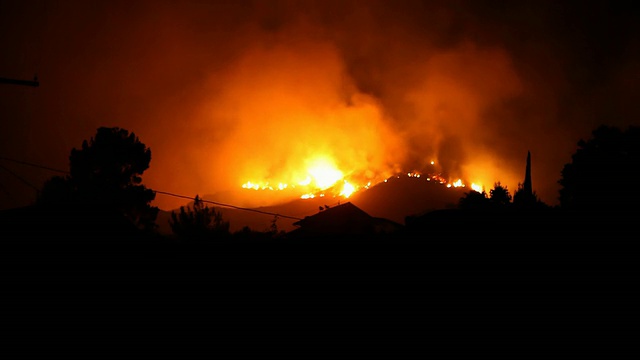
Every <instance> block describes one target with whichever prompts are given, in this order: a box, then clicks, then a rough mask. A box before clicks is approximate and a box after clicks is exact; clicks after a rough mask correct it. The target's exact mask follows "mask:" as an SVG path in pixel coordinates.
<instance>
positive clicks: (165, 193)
mask: <svg viewBox="0 0 640 360" xmlns="http://www.w3.org/2000/svg"><path fill="white" fill-rule="evenodd" d="M0 159H2V160H8V161H12V162H15V163H18V164H22V165H27V166H32V167H35V168H39V169H44V170H48V171H54V172H59V173H63V174H69V173H70V172H69V171H66V170H60V169H55V168H52V167H48V166H44V165H39V164H34V163H31V162H27V161H21V160H16V159H11V158H7V157H4V156H0ZM0 167H2V168H3V169H5V170H6V171H8V172H9V173H11V174H12V175H13V176H15V177H17V178H18V179H20V180H21V181H22V182H23V183H25V184H27V185H28V186H30V187H32V188H33V189H35V190H36V191H39V190H38V188H37V187H35V186H33V185H32V184H30V183H29V182H28V181H26V180H25V179H23V178H21V177H20V176H18V175H17V174H15V173H13V172H12V171H10V170H9V169H7V168H6V167H4V166H2V165H0ZM153 192H155V193H157V194H162V195H168V196H173V197H177V198H181V199H189V200H195V198H193V197H191V196H186V195H180V194H175V193H171V192H167V191H160V190H153ZM202 202H205V203H208V204H213V205H218V206H223V207H228V208H232V209H237V210H243V211H252V212H255V213H259V214H265V215H272V216H278V217H281V218H286V219H293V220H302V218H299V217H295V216H288V215H282V214H278V213H272V212H268V211H262V210H258V209H251V208H246V207H241V206H236V205H231V204H225V203H220V202H215V201H210V200H202Z"/></svg>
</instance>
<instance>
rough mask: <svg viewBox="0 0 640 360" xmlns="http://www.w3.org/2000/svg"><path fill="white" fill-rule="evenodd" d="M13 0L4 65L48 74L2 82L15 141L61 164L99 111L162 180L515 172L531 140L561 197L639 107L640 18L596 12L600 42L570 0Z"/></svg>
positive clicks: (234, 185)
mask: <svg viewBox="0 0 640 360" xmlns="http://www.w3.org/2000/svg"><path fill="white" fill-rule="evenodd" d="M10 5H11V6H8V5H2V7H1V8H0V9H2V10H3V11H0V13H2V14H3V15H2V16H3V17H2V19H4V20H5V21H3V22H2V25H1V26H2V28H0V29H1V30H2V31H0V33H2V34H12V35H11V41H7V42H6V43H7V47H6V50H7V51H6V52H5V54H13V55H15V56H14V57H9V56H8V55H7V56H5V57H4V58H2V66H3V69H4V70H5V71H6V73H5V74H3V75H6V76H13V77H18V78H30V77H32V76H33V73H34V72H36V73H38V75H39V78H40V81H41V86H40V87H39V88H38V89H37V90H36V91H31V90H32V89H16V88H7V87H5V88H2V90H1V91H2V93H1V95H2V99H3V100H2V105H3V108H4V109H6V112H5V113H6V114H9V115H10V116H11V117H12V118H13V119H16V121H14V122H12V125H11V126H9V125H8V123H6V124H7V125H6V126H5V128H3V130H5V131H3V132H2V134H3V135H2V151H3V153H4V154H5V155H6V156H8V157H13V158H20V159H25V160H30V161H33V162H38V163H42V164H47V165H49V166H52V167H58V168H65V167H67V165H68V162H67V160H68V154H69V151H70V150H71V148H73V147H79V146H80V144H81V143H82V140H84V139H87V138H89V137H90V136H92V135H94V134H95V130H96V129H97V127H99V126H120V127H123V128H126V129H128V130H130V131H133V132H135V133H136V135H138V136H139V137H140V139H141V140H142V141H143V142H145V143H146V144H147V145H148V146H149V147H150V148H151V150H152V162H151V167H150V169H149V170H148V171H147V172H146V173H145V174H144V176H143V180H144V183H145V184H146V185H148V186H149V187H151V188H154V189H158V190H163V191H170V192H175V193H180V194H186V195H189V196H193V195H195V194H200V195H203V194H211V195H216V196H217V198H218V199H219V200H228V201H229V202H231V201H233V202H237V203H238V204H239V205H252V204H251V202H250V201H249V200H252V198H251V197H249V198H243V197H242V194H247V192H243V191H240V189H241V185H242V184H243V183H244V182H246V181H256V182H264V181H270V182H272V183H274V182H281V181H282V182H287V181H295V180H296V179H300V178H301V177H304V176H305V173H304V172H305V171H306V169H305V166H307V165H308V162H309V161H313V159H314V158H317V157H319V156H320V157H322V156H325V157H328V158H330V159H331V161H333V162H334V165H335V166H336V167H337V168H339V169H340V170H341V171H342V172H343V173H344V175H345V176H347V177H349V176H352V177H354V178H358V179H359V180H363V181H366V180H367V179H379V178H381V177H384V176H387V175H389V174H391V173H393V172H395V171H400V170H401V171H414V170H417V171H435V172H441V173H442V174H443V176H445V177H447V178H449V179H451V180H455V179H457V178H461V179H463V181H464V182H466V183H472V182H474V183H480V184H482V185H484V186H485V188H486V190H487V191H488V190H489V189H490V188H491V187H492V186H493V184H494V182H498V181H500V182H501V183H502V184H503V185H507V186H508V189H509V190H511V191H515V190H516V189H517V186H518V183H519V182H521V181H523V177H524V168H525V160H526V154H527V151H529V150H530V151H531V153H532V160H533V170H532V175H533V188H534V190H536V191H537V193H538V195H539V196H540V197H541V199H542V200H544V201H545V202H547V203H550V204H555V203H556V198H557V190H558V185H557V181H558V179H559V177H560V171H561V168H562V166H563V165H564V164H565V163H567V162H569V161H570V155H571V153H572V152H573V151H574V150H575V148H576V143H577V141H578V140H579V139H580V138H584V137H588V136H589V134H590V131H591V130H592V129H593V128H595V126H597V125H598V124H599V123H601V122H606V121H609V120H610V121H611V122H612V123H614V124H616V125H621V124H625V123H628V122H629V121H628V120H625V116H628V115H629V114H628V113H624V111H623V110H620V109H623V108H625V105H626V106H627V107H629V106H628V105H629V104H633V101H634V100H633V99H635V97H634V95H633V94H634V92H633V90H637V89H638V81H637V76H636V77H634V78H629V77H628V76H625V75H626V74H628V73H629V72H631V73H635V74H637V72H638V71H637V69H638V67H637V65H635V64H637V63H635V62H633V61H632V60H630V59H637V55H638V53H639V51H638V46H637V45H636V46H635V47H634V46H630V44H633V42H631V39H632V38H630V37H629V36H627V37H624V36H623V34H626V33H631V34H635V32H631V30H634V29H635V30H637V25H624V26H627V27H623V25H618V24H617V23H616V24H613V23H606V24H603V23H597V24H596V25H597V28H598V29H600V30H602V29H605V28H606V29H613V30H615V34H614V35H616V36H615V37H612V39H616V41H611V42H609V43H608V45H607V46H606V47H602V46H600V44H601V43H600V42H598V41H597V38H598V37H597V36H594V31H597V29H596V30H590V29H591V28H592V25H593V24H594V22H590V21H587V20H583V19H585V18H589V17H588V16H587V17H583V16H582V15H585V14H582V15H581V14H580V13H576V11H574V10H575V9H572V5H571V4H570V3H568V4H564V5H560V4H556V3H554V2H550V3H545V2H543V3H539V4H535V5H533V4H509V3H504V4H503V3H498V4H492V5H491V6H487V5H485V4H480V3H477V2H464V1H462V2H457V1H454V2H437V1H434V2H425V1H375V0H374V1H234V2H227V1H219V2H218V1H213V2H212V1H180V2H178V1H149V2H145V1H135V2H129V1H123V2H119V1H93V2H88V1H78V2H75V1H71V2H54V3H51V2H46V1H31V2H30V1H24V2H19V3H18V2H16V3H15V4H10ZM581 8H582V10H581V11H582V12H584V13H587V12H589V14H591V18H593V16H595V15H593V14H597V13H607V11H611V10H612V8H611V7H609V6H605V5H600V8H598V9H596V10H598V11H597V12H594V13H591V12H590V11H592V10H593V9H585V8H584V6H581ZM616 11H617V13H626V12H625V11H624V9H622V10H616ZM27 19H35V20H37V21H35V22H33V26H27V27H25V26H24V23H25V22H26V21H27ZM9 20H11V21H9ZM14 20H21V21H14ZM622 23H623V24H633V22H622ZM635 23H637V22H635ZM565 24H570V25H565ZM630 26H631V27H633V26H635V27H633V28H632V29H630V28H629V27H630ZM596 35H597V34H596ZM600 36H604V35H600ZM5 37H6V35H5V36H3V39H5ZM636 44H637V43H636ZM623 50H624V51H623ZM607 55H610V56H607ZM625 55H629V56H631V57H630V59H627V58H625ZM584 59H590V60H589V61H585V62H583V61H582V60H584ZM616 59H617V60H616ZM625 59H627V60H625ZM614 61H616V62H614ZM634 79H635V80H634ZM607 94H613V96H612V97H608V98H606V99H607V100H606V101H603V99H605V95H607ZM632 115H633V114H632ZM635 115H637V114H635ZM7 134H10V135H7ZM431 161H434V162H435V163H434V165H431ZM3 180H4V178H3ZM29 191H30V190H29ZM238 194H240V195H238ZM263 200H264V199H261V201H263ZM181 203H182V201H181V200H180V199H174V198H169V197H162V196H158V198H157V205H158V206H160V207H161V208H164V209H171V208H175V207H177V206H179V205H181Z"/></svg>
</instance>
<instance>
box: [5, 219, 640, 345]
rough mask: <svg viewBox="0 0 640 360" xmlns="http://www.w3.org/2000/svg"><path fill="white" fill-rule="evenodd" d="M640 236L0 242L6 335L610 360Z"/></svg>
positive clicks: (633, 290) (51, 341)
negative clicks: (509, 352) (560, 354)
mask: <svg viewBox="0 0 640 360" xmlns="http://www.w3.org/2000/svg"><path fill="white" fill-rule="evenodd" d="M547 225H548V224H544V226H547ZM627 225H629V224H627ZM456 226H461V225H460V224H457V225H456ZM554 226H557V224H555V225H554ZM633 226H635V224H631V225H629V226H627V227H624V228H620V227H616V228H612V227H611V226H609V225H606V226H605V225H602V226H592V227H576V226H574V225H571V226H567V227H565V228H563V230H558V229H557V228H556V230H555V232H550V229H548V228H544V229H541V228H538V229H537V230H535V229H531V230H530V231H524V232H523V231H521V229H520V228H519V227H518V228H513V229H511V228H509V227H508V226H505V227H504V228H503V229H502V230H504V232H500V233H495V232H490V231H483V230H480V229H473V228H472V227H469V228H467V229H466V230H465V229H464V228H462V229H458V231H457V232H455V234H456V236H451V237H447V235H446V234H447V231H444V230H443V229H440V230H434V231H419V232H406V233H403V234H397V235H394V236H388V237H381V238H375V237H369V238H367V237H357V236H343V237H339V236H333V237H325V238H317V239H311V238H309V239H307V240H306V241H300V240H299V239H296V241H292V240H286V239H280V240H269V241H236V242H218V243H210V244H199V245H194V244H181V243H177V242H175V241H172V240H169V239H166V238H162V237H153V236H149V237H145V236H140V237H136V236H131V235H130V234H129V235H126V236H125V235H123V236H118V235H117V234H112V233H109V231H105V232H103V233H102V234H93V235H92V236H85V235H82V234H83V232H82V231H78V232H74V233H73V235H69V236H68V237H62V235H63V234H65V232H53V233H52V232H50V231H44V230H39V229H37V227H36V228H32V229H27V230H24V229H23V230H22V231H20V232H16V231H13V232H9V233H5V234H4V238H3V243H2V244H3V248H2V259H1V261H2V265H3V270H2V271H3V279H4V281H3V295H2V296H3V313H4V315H3V327H4V328H5V329H6V330H8V332H7V334H9V335H8V337H7V339H8V340H7V341H8V343H11V344H13V345H16V346H18V347H19V346H25V347H27V348H29V349H34V350H36V349H45V350H47V349H48V350H47V351H53V349H60V348H63V349H66V350H69V349H73V348H74V346H75V344H79V343H83V344H92V346H93V347H94V349H96V351H97V352H100V353H102V352H109V351H112V350H113V349H114V348H113V346H114V345H115V344H122V343H131V344H136V345H143V346H144V345H145V344H146V345H147V346H148V351H152V352H153V351H163V350H162V349H165V348H168V347H171V346H174V345H175V344H176V343H185V344H195V343H198V342H201V341H204V342H214V343H215V344H217V345H212V349H211V350H218V349H220V350H222V349H225V350H229V351H245V350H252V349H253V350H256V351H259V352H265V351H267V350H268V349H274V348H277V349H280V350H283V349H293V348H294V347H297V346H299V345H302V347H303V348H304V349H306V352H303V354H305V355H309V354H321V353H325V352H327V353H328V352H330V349H333V347H332V346H330V345H333V344H343V345H348V346H349V347H350V348H351V349H352V351H358V352H359V353H369V352H374V353H382V352H385V351H389V352H390V354H396V355H397V354H398V353H401V352H402V349H405V348H406V347H408V346H410V345H411V346H416V345H417V347H414V349H418V351H423V352H424V353H423V354H428V353H431V352H440V351H454V352H455V351H460V350H465V349H468V350H470V351H472V352H474V353H476V354H477V353H479V352H483V351H485V350H489V351H491V352H494V353H497V352H501V351H506V349H507V348H509V349H514V348H515V349H520V354H538V353H540V354H542V353H544V354H548V352H547V351H549V347H547V345H560V346H561V347H562V349H563V350H562V351H570V352H572V353H594V352H602V353H604V354H607V356H608V357H610V356H611V355H613V354H615V353H616V351H617V350H619V349H622V348H623V347H626V346H629V345H633V344H635V343H637V339H638V335H639V334H638V327H637V324H638V322H637V320H638V318H639V317H638V314H639V313H640V308H639V304H640V303H639V302H638V300H639V299H640V297H639V296H638V295H639V294H640V290H639V289H640V288H639V285H640V284H639V281H638V274H639V272H638V268H639V266H638V261H639V257H638V255H639V251H638V250H639V248H640V247H639V246H638V245H637V244H636V243H637V242H638V240H637V239H636V237H635V234H634V233H632V232H630V231H631V230H632V228H633ZM519 229H520V230H519ZM25 234H28V236H27V235H25ZM45 234H48V235H46V236H45ZM569 234H570V235H569ZM38 236H40V237H38ZM20 344H23V345H20ZM234 349H235V350H234ZM414 351H415V350H414ZM302 357H303V358H306V357H308V356H302ZM394 358H395V357H394ZM517 358H520V356H517Z"/></svg>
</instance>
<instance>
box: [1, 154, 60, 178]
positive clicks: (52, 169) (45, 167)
mask: <svg viewBox="0 0 640 360" xmlns="http://www.w3.org/2000/svg"><path fill="white" fill-rule="evenodd" d="M0 159H1V160H7V161H12V162H14V163H18V164H22V165H27V166H33V167H36V168H39V169H44V170H49V171H53V172H59V173H63V174H69V173H70V172H69V171H67V170H60V169H54V168H51V167H48V166H44V165H38V164H34V163H30V162H26V161H21V160H16V159H11V158H8V157H4V156H0Z"/></svg>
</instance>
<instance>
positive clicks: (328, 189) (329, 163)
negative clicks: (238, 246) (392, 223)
mask: <svg viewBox="0 0 640 360" xmlns="http://www.w3.org/2000/svg"><path fill="white" fill-rule="evenodd" d="M308 164H309V167H308V168H307V170H306V172H305V177H304V178H303V179H298V181H293V182H292V184H291V185H290V184H289V183H283V182H278V183H277V185H271V183H270V182H268V181H267V182H262V183H261V182H252V181H247V182H246V183H244V184H242V188H243V189H247V190H269V191H293V192H295V193H297V194H298V196H299V197H300V198H301V199H314V198H316V197H325V196H330V197H334V198H335V197H340V198H343V199H347V198H349V197H350V196H351V195H353V194H354V193H356V192H358V191H361V190H367V189H369V188H370V187H371V186H372V181H368V182H366V184H360V183H358V182H356V181H354V180H353V179H347V178H346V177H345V176H344V172H343V171H342V170H340V169H338V168H337V166H336V165H335V162H334V161H333V160H332V159H330V158H329V157H317V158H314V159H313V160H311V161H309V162H308ZM433 164H434V162H433V161H431V165H433ZM403 176H406V177H408V178H415V179H420V178H422V179H424V180H426V181H427V182H436V183H438V184H441V185H444V186H445V187H446V188H460V187H466V186H467V185H466V184H465V183H464V182H463V181H462V179H456V180H453V181H449V180H447V179H445V178H444V177H442V176H441V175H440V174H422V173H421V172H419V171H411V172H400V173H397V174H395V175H393V176H392V177H396V178H400V177H403ZM387 181H388V179H378V180H376V181H375V182H374V185H375V184H379V183H386V182H387ZM470 187H471V189H472V190H474V191H478V192H482V191H483V187H482V186H481V185H478V184H476V183H471V185H470Z"/></svg>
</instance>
